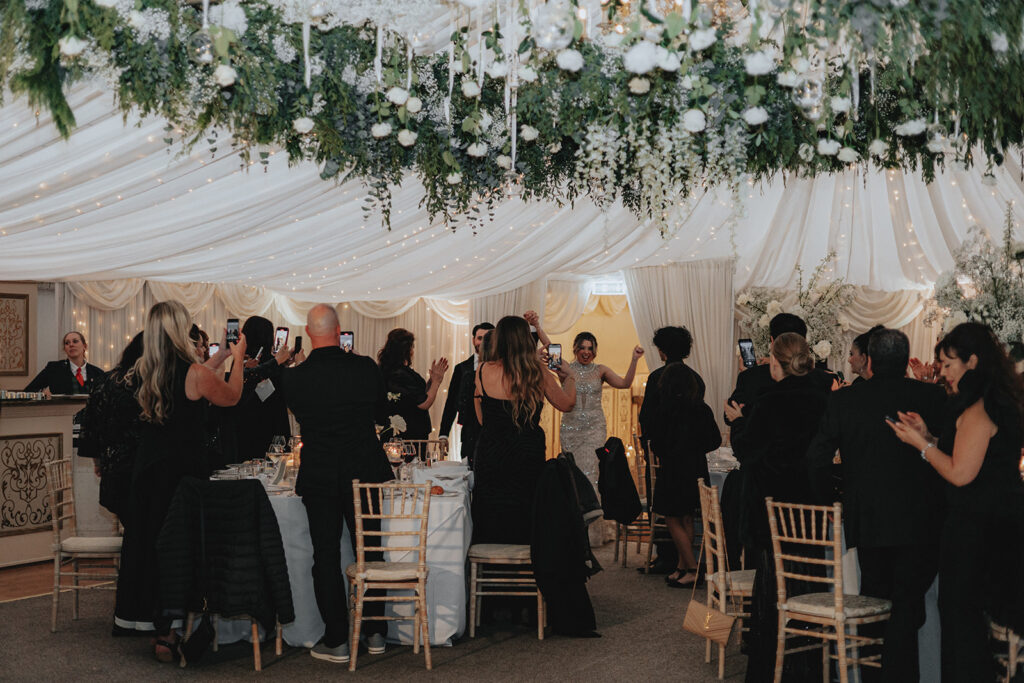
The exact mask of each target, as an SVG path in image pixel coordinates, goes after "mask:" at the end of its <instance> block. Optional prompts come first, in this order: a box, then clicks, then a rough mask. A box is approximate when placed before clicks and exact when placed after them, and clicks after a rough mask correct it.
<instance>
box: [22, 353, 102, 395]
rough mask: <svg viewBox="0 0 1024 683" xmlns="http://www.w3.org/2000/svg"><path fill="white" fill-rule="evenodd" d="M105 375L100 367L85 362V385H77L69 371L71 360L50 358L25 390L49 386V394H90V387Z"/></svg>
mask: <svg viewBox="0 0 1024 683" xmlns="http://www.w3.org/2000/svg"><path fill="white" fill-rule="evenodd" d="M106 376H107V373H105V372H103V370H101V369H100V368H98V367H96V366H95V365H93V364H92V363H86V364H85V386H79V385H78V381H77V380H76V379H75V376H74V374H72V372H71V361H69V360H68V359H67V358H65V359H64V360H52V361H50V362H49V363H47V364H46V367H45V368H43V369H42V370H41V371H40V372H39V374H38V375H36V376H35V379H33V380H32V381H31V382H29V384H28V386H27V387H25V391H42V390H43V389H47V388H49V390H50V393H51V394H90V393H92V388H93V387H94V386H95V385H96V384H97V383H98V382H99V381H100V380H101V379H103V378H104V377H106Z"/></svg>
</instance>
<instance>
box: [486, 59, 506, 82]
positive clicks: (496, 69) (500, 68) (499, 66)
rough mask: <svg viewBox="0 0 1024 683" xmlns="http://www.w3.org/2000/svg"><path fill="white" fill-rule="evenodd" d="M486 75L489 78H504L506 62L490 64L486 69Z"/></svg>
mask: <svg viewBox="0 0 1024 683" xmlns="http://www.w3.org/2000/svg"><path fill="white" fill-rule="evenodd" d="M487 75H488V76H490V77H491V78H505V76H507V75H508V62H505V61H499V62H491V65H490V66H488V67H487Z"/></svg>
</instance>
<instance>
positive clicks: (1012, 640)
mask: <svg viewBox="0 0 1024 683" xmlns="http://www.w3.org/2000/svg"><path fill="white" fill-rule="evenodd" d="M1007 640H1008V641H1009V645H1010V658H1009V659H1008V660H1007V662H1006V679H1007V680H1010V679H1011V678H1013V677H1014V676H1015V675H1017V664H1018V662H1017V656H1018V654H1019V653H1018V650H1020V636H1018V635H1017V634H1016V633H1015V632H1013V631H1010V636H1009V638H1007Z"/></svg>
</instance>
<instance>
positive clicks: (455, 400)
mask: <svg viewBox="0 0 1024 683" xmlns="http://www.w3.org/2000/svg"><path fill="white" fill-rule="evenodd" d="M473 358H474V356H470V357H469V358H467V359H466V360H464V361H462V362H461V363H459V364H458V365H456V366H455V368H454V369H453V370H452V381H451V382H450V383H449V384H448V397H447V398H446V399H445V400H444V412H443V413H442V414H441V429H440V430H439V431H438V435H439V436H448V435H449V433H450V432H451V431H452V425H453V424H455V418H456V416H458V420H459V424H460V425H465V424H466V423H467V421H469V422H471V424H474V425H477V421H476V413H475V412H473V411H470V412H469V414H468V415H467V414H466V411H464V410H462V401H461V400H460V398H459V397H460V394H461V392H462V384H463V378H464V377H465V376H466V375H467V374H468V375H470V376H472V375H473ZM477 426H478V425H477Z"/></svg>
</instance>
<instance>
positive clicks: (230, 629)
mask: <svg viewBox="0 0 1024 683" xmlns="http://www.w3.org/2000/svg"><path fill="white" fill-rule="evenodd" d="M270 504H271V506H272V507H273V508H274V514H276V515H277V522H278V524H279V525H280V527H281V538H282V539H283V541H284V554H285V559H286V560H287V562H288V579H289V581H290V582H291V588H292V601H293V603H294V604H295V621H294V622H292V623H290V624H285V625H284V633H283V635H284V640H285V642H287V643H288V644H289V645H292V646H294V647H312V646H313V645H314V644H315V643H316V642H317V641H318V640H319V639H320V638H321V636H323V633H324V622H323V620H322V619H321V618H320V611H319V610H318V609H317V606H316V598H315V596H314V594H313V574H312V569H313V544H312V541H310V538H309V522H308V520H307V518H306V508H305V506H303V504H302V499H301V498H299V497H297V496H293V495H287V494H280V495H272V496H270ZM428 525H429V526H428V532H427V534H428V536H427V565H428V566H429V567H430V575H429V577H428V579H427V609H428V611H429V613H430V643H431V644H432V645H451V643H452V639H454V638H458V637H459V636H461V635H462V633H463V632H464V631H465V630H466V555H467V553H468V552H469V542H470V538H471V536H472V531H473V525H472V521H471V519H470V515H469V506H468V493H462V492H456V493H454V494H450V495H443V496H438V495H435V496H431V498H430V517H429V519H428ZM388 559H389V560H395V559H396V558H388ZM353 562H355V557H354V554H353V552H352V544H351V542H350V541H349V532H348V529H347V528H346V529H345V530H344V532H343V534H342V539H341V568H342V571H344V570H345V568H346V567H347V566H348V565H350V564H352V563H353ZM396 609H398V610H408V614H410V615H411V613H412V612H411V609H412V605H411V604H406V603H401V604H398V603H388V610H389V612H388V613H389V614H391V615H394V614H395V610H396ZM412 628H413V623H412V622H411V621H409V622H389V630H388V640H389V641H391V642H401V643H410V644H411V643H412ZM250 635H251V627H250V626H249V621H248V620H246V619H231V620H225V619H221V620H220V621H219V624H218V638H219V641H220V642H222V643H231V642H234V641H237V640H243V639H245V640H248V639H249V638H250Z"/></svg>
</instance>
